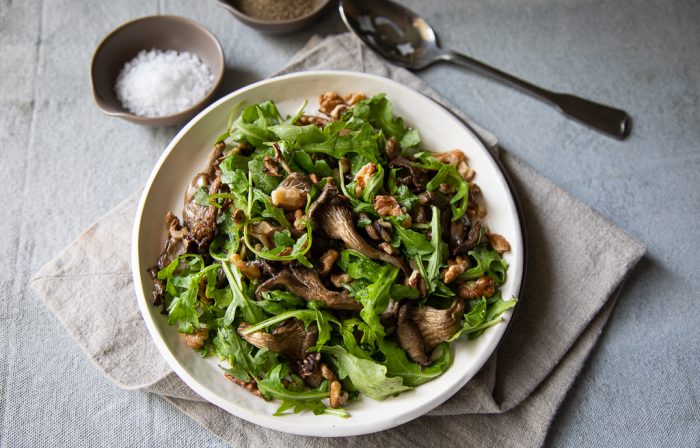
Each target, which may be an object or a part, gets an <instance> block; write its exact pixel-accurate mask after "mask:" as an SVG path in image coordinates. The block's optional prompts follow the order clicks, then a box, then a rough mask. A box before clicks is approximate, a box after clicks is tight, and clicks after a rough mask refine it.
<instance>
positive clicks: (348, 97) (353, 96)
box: [343, 93, 367, 106]
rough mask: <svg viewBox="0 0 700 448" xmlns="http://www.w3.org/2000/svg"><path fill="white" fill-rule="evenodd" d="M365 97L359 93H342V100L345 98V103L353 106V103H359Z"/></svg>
mask: <svg viewBox="0 0 700 448" xmlns="http://www.w3.org/2000/svg"><path fill="white" fill-rule="evenodd" d="M365 98H367V97H366V96H364V95H363V94H361V93H346V94H345V95H343V100H345V103H347V104H348V105H350V106H354V105H355V104H357V103H359V102H360V101H362V100H364V99H365Z"/></svg>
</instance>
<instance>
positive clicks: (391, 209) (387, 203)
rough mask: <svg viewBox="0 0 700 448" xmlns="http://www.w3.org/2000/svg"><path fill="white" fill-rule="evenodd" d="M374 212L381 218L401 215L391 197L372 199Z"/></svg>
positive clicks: (381, 196)
mask: <svg viewBox="0 0 700 448" xmlns="http://www.w3.org/2000/svg"><path fill="white" fill-rule="evenodd" d="M374 210H375V211H376V212H377V213H379V216H381V217H386V216H399V215H401V206H399V203H398V201H397V200H396V198H395V197H393V196H383V195H377V196H376V197H375V198H374Z"/></svg>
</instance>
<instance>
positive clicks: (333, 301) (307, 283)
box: [255, 266, 362, 311]
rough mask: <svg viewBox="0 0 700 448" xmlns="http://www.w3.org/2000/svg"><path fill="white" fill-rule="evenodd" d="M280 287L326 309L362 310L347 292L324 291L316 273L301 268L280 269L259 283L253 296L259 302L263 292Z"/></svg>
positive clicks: (360, 305)
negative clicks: (314, 301)
mask: <svg viewBox="0 0 700 448" xmlns="http://www.w3.org/2000/svg"><path fill="white" fill-rule="evenodd" d="M280 287H282V288H285V289H286V290H287V291H289V292H291V293H294V294H296V295H297V296H299V297H301V298H302V299H304V300H307V301H313V300H320V301H322V302H323V303H324V306H325V307H326V308H331V309H336V310H349V311H359V310H361V309H362V304H361V303H359V302H357V301H355V300H353V299H352V298H350V296H349V295H348V292H347V291H342V292H337V291H331V290H329V289H326V287H325V286H323V283H321V279H320V278H319V276H318V273H317V272H316V271H314V270H312V269H308V268H305V267H301V266H289V267H286V268H285V269H282V270H281V271H280V272H279V274H277V275H275V276H274V277H272V278H271V279H269V280H267V281H265V282H263V283H261V284H260V286H258V289H256V290H255V296H256V297H257V299H258V300H260V299H261V298H262V294H263V293H264V292H265V291H270V290H272V289H277V288H280Z"/></svg>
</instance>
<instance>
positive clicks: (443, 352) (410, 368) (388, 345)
mask: <svg viewBox="0 0 700 448" xmlns="http://www.w3.org/2000/svg"><path fill="white" fill-rule="evenodd" d="M379 350H380V351H381V352H382V353H383V354H384V356H385V358H386V360H385V361H384V363H383V364H384V365H385V366H386V368H387V375H389V376H397V377H401V378H403V383H404V384H405V385H406V386H412V387H415V386H419V385H421V384H423V383H426V382H428V381H430V380H432V379H434V378H437V377H438V376H440V375H442V374H443V372H444V371H445V370H447V368H448V367H449V366H450V363H451V362H452V353H451V352H450V347H449V344H447V343H443V344H440V345H439V346H438V347H436V348H435V350H436V352H437V353H439V354H440V356H439V357H438V358H437V359H436V360H435V361H434V362H433V363H432V364H430V365H429V366H427V367H421V366H420V364H416V363H415V362H413V361H411V360H409V359H408V357H407V356H406V352H405V351H404V350H403V349H402V348H401V347H399V346H398V345H396V344H394V343H393V342H390V341H387V340H383V341H380V342H379Z"/></svg>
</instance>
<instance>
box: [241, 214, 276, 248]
mask: <svg viewBox="0 0 700 448" xmlns="http://www.w3.org/2000/svg"><path fill="white" fill-rule="evenodd" d="M278 230H281V229H280V228H279V227H275V226H273V225H272V224H270V223H269V222H267V221H255V222H251V223H250V224H248V233H249V234H250V236H252V237H254V238H257V239H258V240H259V241H260V242H261V243H262V244H263V246H265V247H266V248H267V249H270V248H273V247H275V245H274V243H273V238H274V235H275V232H277V231H278Z"/></svg>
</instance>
